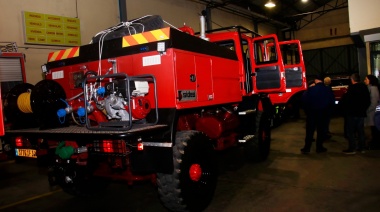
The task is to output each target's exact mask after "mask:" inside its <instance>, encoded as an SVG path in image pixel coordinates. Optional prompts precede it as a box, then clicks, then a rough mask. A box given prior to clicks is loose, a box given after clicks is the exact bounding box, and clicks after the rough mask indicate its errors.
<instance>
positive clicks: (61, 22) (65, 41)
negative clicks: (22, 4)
mask: <svg viewBox="0 0 380 212" xmlns="http://www.w3.org/2000/svg"><path fill="white" fill-rule="evenodd" d="M24 33H25V43H28V44H45V45H61V46H80V45H81V42H80V40H81V34H80V21H79V19H78V18H69V17H63V16H56V15H48V14H42V13H34V12H26V11H24Z"/></svg>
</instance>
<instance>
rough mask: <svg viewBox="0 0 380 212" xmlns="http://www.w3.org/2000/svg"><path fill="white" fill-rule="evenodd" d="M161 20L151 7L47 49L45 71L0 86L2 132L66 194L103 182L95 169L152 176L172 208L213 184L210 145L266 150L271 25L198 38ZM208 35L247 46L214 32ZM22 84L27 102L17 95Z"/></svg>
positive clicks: (280, 75)
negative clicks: (73, 43) (23, 105)
mask: <svg viewBox="0 0 380 212" xmlns="http://www.w3.org/2000/svg"><path fill="white" fill-rule="evenodd" d="M201 20H202V19H201ZM203 20H204V19H203ZM163 25H164V21H163V20H162V18H161V17H160V16H145V17H142V18H138V19H134V20H132V21H130V22H126V23H121V24H119V25H117V26H115V27H111V28H109V29H106V30H104V31H102V32H100V33H98V34H97V35H96V36H94V38H93V41H92V42H91V43H90V44H88V45H83V46H80V47H73V48H70V49H65V50H60V51H57V52H52V53H50V54H49V56H48V62H47V63H46V64H45V66H44V69H43V72H44V74H45V76H46V79H45V80H42V81H40V82H38V83H37V84H36V85H35V86H33V85H30V84H24V85H21V86H16V87H15V88H14V90H13V91H12V92H10V93H11V94H12V95H8V97H7V98H6V100H7V102H8V103H9V104H7V106H6V108H5V115H7V114H8V115H9V114H12V115H13V116H12V117H13V118H14V119H12V118H11V119H9V120H11V122H12V124H11V127H10V128H9V129H6V132H5V136H6V137H7V138H9V139H10V140H12V141H15V142H14V143H15V146H16V154H17V155H18V156H22V157H31V155H32V154H33V156H36V155H37V156H38V157H39V158H42V156H44V157H46V158H47V160H49V164H52V165H51V166H50V167H49V177H48V179H49V182H50V183H51V184H58V185H59V186H61V187H62V188H63V190H64V191H65V192H67V193H70V194H73V195H91V194H93V193H96V192H100V191H102V189H104V188H103V186H102V185H103V184H104V183H99V182H105V180H104V178H107V179H117V180H125V181H127V183H128V184H132V183H133V182H134V181H138V180H151V181H152V182H156V181H157V183H156V185H157V187H158V192H159V196H160V198H161V200H162V202H163V204H164V206H165V207H167V208H168V209H169V210H171V211H202V210H204V209H205V207H207V205H208V203H209V202H210V201H211V199H212V196H213V193H214V191H215V188H216V184H217V183H216V182H217V173H218V171H217V167H218V164H217V161H216V159H217V157H216V154H215V151H216V150H225V149H228V148H232V147H242V148H243V149H244V155H243V157H244V158H245V159H247V160H251V161H262V160H265V159H266V158H267V157H268V155H269V152H270V130H271V129H270V123H271V113H272V109H273V108H272V104H271V101H270V99H269V98H268V94H267V91H269V92H279V91H281V92H284V90H285V87H286V86H285V85H284V82H285V79H284V76H285V74H284V73H285V72H284V69H283V65H282V64H283V62H282V56H281V52H279V51H278V50H279V48H278V43H277V37H276V35H271V36H268V37H263V38H252V37H249V36H247V35H245V34H241V33H240V32H235V31H234V32H222V33H219V32H215V33H204V32H203V33H201V34H202V38H200V37H198V36H196V35H195V33H194V32H193V30H192V29H191V28H189V27H187V26H185V27H182V28H180V29H177V28H174V27H163ZM201 28H202V29H205V27H204V26H203V27H201ZM181 29H182V30H181ZM108 36H109V37H108ZM216 36H221V38H220V39H223V40H228V41H229V42H233V44H232V45H233V46H234V47H236V48H235V49H239V50H243V49H245V47H242V46H241V45H242V44H246V45H247V46H246V47H247V48H250V51H246V52H244V55H243V54H239V53H238V52H235V51H231V48H226V47H224V46H220V45H217V44H215V43H212V42H213V40H216ZM242 39H244V42H243V41H242ZM268 42H272V44H271V47H273V49H274V51H273V52H271V53H272V54H278V55H277V56H276V57H274V58H276V61H262V62H258V63H257V64H255V60H253V59H252V60H250V59H249V58H254V57H255V55H254V53H256V52H255V51H260V50H265V45H266V43H268ZM223 43H224V42H223ZM257 43H258V44H257ZM265 52H266V51H262V53H265ZM259 53H260V52H259ZM248 54H250V55H249V57H247V58H246V57H244V58H243V56H247V55H248ZM264 56H265V55H263V56H260V58H261V59H265V58H268V57H264ZM247 63H251V64H248V65H247ZM93 70H97V71H93ZM259 81H260V83H258V82H259ZM274 81H275V82H274ZM256 84H260V86H257V85H256ZM278 85H280V87H279V86H278ZM26 92H29V93H30V99H29V101H28V102H27V103H28V104H30V107H31V108H32V110H28V111H30V112H29V113H24V112H23V111H25V110H23V111H21V110H20V108H19V106H18V105H17V99H18V98H19V97H20V96H21V94H23V93H26ZM22 96H24V95H22ZM27 108H29V107H27ZM9 112H10V113H9ZM24 117H28V119H27V120H28V121H27V122H25V121H23V120H26V119H24ZM20 123H21V124H20ZM42 149H45V154H42V153H41V152H40V151H41V150H42ZM29 153H30V154H29Z"/></svg>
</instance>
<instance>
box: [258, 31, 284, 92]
mask: <svg viewBox="0 0 380 212" xmlns="http://www.w3.org/2000/svg"><path fill="white" fill-rule="evenodd" d="M251 45H252V46H253V48H252V49H253V52H252V55H253V60H252V79H253V82H254V83H253V85H254V91H255V93H284V92H286V81H285V68H284V64H283V61H282V56H281V51H280V46H279V42H278V39H277V36H276V35H266V36H262V37H256V38H253V39H252V44H251Z"/></svg>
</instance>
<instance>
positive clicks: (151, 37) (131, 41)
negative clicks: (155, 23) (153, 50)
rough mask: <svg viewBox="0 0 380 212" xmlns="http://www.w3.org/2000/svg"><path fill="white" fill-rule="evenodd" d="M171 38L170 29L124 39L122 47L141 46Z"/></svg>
mask: <svg viewBox="0 0 380 212" xmlns="http://www.w3.org/2000/svg"><path fill="white" fill-rule="evenodd" d="M169 37H170V27H167V28H163V29H157V30H153V31H148V32H143V33H139V34H135V35H128V36H124V37H123V44H122V47H123V48H124V47H128V46H135V45H139V44H144V43H149V42H155V41H161V40H167V39H169Z"/></svg>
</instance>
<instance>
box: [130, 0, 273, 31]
mask: <svg viewBox="0 0 380 212" xmlns="http://www.w3.org/2000/svg"><path fill="white" fill-rule="evenodd" d="M205 7H206V6H205V5H203V4H198V3H195V2H193V1H190V0H160V1H157V0H139V1H131V0H127V18H128V20H130V19H133V18H137V17H141V16H144V15H161V17H162V18H163V19H164V20H165V21H167V22H169V23H170V24H172V25H174V26H176V27H181V26H182V25H183V24H184V23H186V25H188V26H191V27H192V28H193V29H194V31H196V32H197V31H200V27H199V16H200V14H201V12H202V10H204V9H205ZM211 16H212V17H211V19H212V22H213V24H212V28H213V29H215V28H219V27H228V26H234V25H241V26H244V27H246V28H248V29H251V30H252V29H253V23H252V22H251V21H250V20H248V19H246V18H242V17H239V16H236V15H232V14H229V13H226V12H223V11H221V10H218V9H212V10H211ZM259 33H260V34H269V33H276V31H275V28H274V27H270V26H264V25H259Z"/></svg>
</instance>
